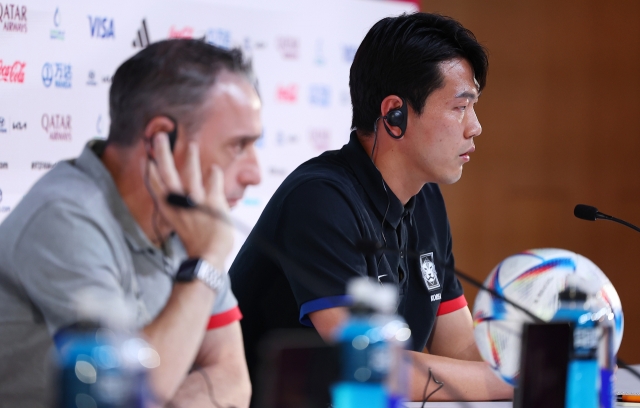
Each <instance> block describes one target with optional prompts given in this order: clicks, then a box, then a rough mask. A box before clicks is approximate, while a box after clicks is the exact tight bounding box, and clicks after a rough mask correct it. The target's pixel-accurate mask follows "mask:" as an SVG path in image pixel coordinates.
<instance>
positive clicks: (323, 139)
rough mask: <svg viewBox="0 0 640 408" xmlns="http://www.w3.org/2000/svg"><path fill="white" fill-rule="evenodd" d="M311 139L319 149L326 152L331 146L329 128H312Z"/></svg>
mask: <svg viewBox="0 0 640 408" xmlns="http://www.w3.org/2000/svg"><path fill="white" fill-rule="evenodd" d="M309 141H310V142H311V145H312V146H313V147H314V149H316V150H317V151H320V152H324V151H325V150H329V148H330V147H331V132H330V131H329V129H321V128H319V129H311V130H310V131H309Z"/></svg>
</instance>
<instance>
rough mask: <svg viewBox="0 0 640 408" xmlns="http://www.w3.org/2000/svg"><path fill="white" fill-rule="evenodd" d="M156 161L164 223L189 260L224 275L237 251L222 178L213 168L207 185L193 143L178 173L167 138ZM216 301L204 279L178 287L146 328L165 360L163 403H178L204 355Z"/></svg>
mask: <svg viewBox="0 0 640 408" xmlns="http://www.w3.org/2000/svg"><path fill="white" fill-rule="evenodd" d="M153 156H154V157H155V160H150V161H149V163H147V164H146V165H148V166H149V168H148V171H149V184H150V185H149V186H148V187H150V191H149V193H150V194H152V195H153V196H155V201H156V203H157V205H158V209H159V210H160V213H161V215H162V217H163V219H164V221H165V222H166V223H168V224H169V226H170V227H171V229H173V230H174V231H175V232H176V233H177V234H178V236H179V237H180V239H181V240H182V243H183V244H184V246H185V249H186V250H187V253H188V254H189V256H190V257H192V258H204V259H206V260H207V261H208V262H209V263H211V264H212V265H214V266H215V267H217V268H219V269H220V270H223V269H224V261H225V258H226V256H227V255H228V254H229V252H230V251H231V248H232V246H233V233H232V226H231V225H230V224H229V222H228V221H227V218H228V213H229V207H228V205H227V202H226V199H225V196H224V189H223V187H224V186H223V178H222V172H221V171H220V169H218V168H212V169H211V171H210V174H208V175H206V177H205V180H204V183H203V177H202V174H201V168H200V160H199V152H198V146H197V145H196V144H195V143H191V144H190V145H189V148H188V152H187V156H186V160H185V164H184V167H183V168H182V171H181V172H180V173H178V171H177V170H176V167H175V165H174V162H173V156H172V155H171V149H170V147H169V141H168V138H167V135H166V134H165V133H159V134H157V135H156V136H155V139H154V144H153ZM169 193H177V194H188V195H189V197H190V198H191V200H192V201H194V202H195V203H196V204H197V205H198V206H203V207H206V208H207V209H208V210H210V211H200V210H197V209H193V208H191V209H187V208H176V207H172V206H170V205H169V204H168V203H167V202H166V197H167V195H168V194H169ZM209 212H212V213H218V214H221V216H220V217H216V216H212V215H211V214H210V213H209ZM215 296H216V295H215V293H214V291H212V290H211V288H209V287H208V286H207V285H206V284H204V283H203V282H202V281H200V280H199V279H196V280H194V281H193V282H185V283H181V284H179V285H175V286H174V288H173V290H172V292H171V296H170V297H169V300H168V301H167V304H166V305H165V307H164V309H162V311H161V312H160V314H159V315H158V316H157V317H156V318H155V319H154V320H153V321H152V322H151V323H150V324H149V325H147V326H146V327H145V328H144V330H143V332H144V334H145V335H146V336H147V338H148V340H149V343H150V344H151V345H152V346H153V347H154V348H155V349H156V351H157V352H158V354H159V355H160V366H159V367H158V368H155V369H154V370H153V371H152V372H151V377H150V380H151V386H152V388H153V390H154V391H155V393H156V395H157V396H158V397H159V399H160V400H161V401H163V402H164V401H169V400H170V399H172V398H173V397H174V395H175V392H176V390H177V389H178V388H179V387H180V386H181V384H182V383H183V381H184V380H185V378H186V377H187V373H188V371H189V369H190V368H191V367H192V366H193V364H194V361H195V359H196V356H197V355H198V353H199V352H201V348H202V344H203V343H202V342H203V339H204V338H205V331H206V326H207V321H208V319H209V317H210V313H211V308H212V306H213V302H214V300H215ZM213 347H215V345H214V346H213Z"/></svg>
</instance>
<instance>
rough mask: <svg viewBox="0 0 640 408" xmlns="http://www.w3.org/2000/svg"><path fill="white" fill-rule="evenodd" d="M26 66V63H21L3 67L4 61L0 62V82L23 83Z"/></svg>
mask: <svg viewBox="0 0 640 408" xmlns="http://www.w3.org/2000/svg"><path fill="white" fill-rule="evenodd" d="M26 66H27V63H26V62H22V61H16V62H14V63H13V64H11V63H8V64H6V65H5V63H4V61H2V60H0V82H12V83H17V84H22V83H24V68H25V67H26Z"/></svg>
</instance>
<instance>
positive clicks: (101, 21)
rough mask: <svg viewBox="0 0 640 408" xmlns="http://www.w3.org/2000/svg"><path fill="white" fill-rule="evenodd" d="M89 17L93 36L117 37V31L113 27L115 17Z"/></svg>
mask: <svg viewBox="0 0 640 408" xmlns="http://www.w3.org/2000/svg"><path fill="white" fill-rule="evenodd" d="M87 17H88V18H89V28H90V29H91V36H92V37H95V38H115V37H116V33H115V29H114V28H113V19H112V18H105V17H91V16H87Z"/></svg>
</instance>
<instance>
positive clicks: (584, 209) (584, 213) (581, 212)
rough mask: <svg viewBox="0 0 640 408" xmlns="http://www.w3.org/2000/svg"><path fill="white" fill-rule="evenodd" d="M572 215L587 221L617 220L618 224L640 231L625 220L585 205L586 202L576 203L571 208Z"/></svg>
mask: <svg viewBox="0 0 640 408" xmlns="http://www.w3.org/2000/svg"><path fill="white" fill-rule="evenodd" d="M573 215H575V216H576V217H577V218H580V219H582V220H587V221H595V220H609V221H614V222H617V223H618V224H622V225H624V226H625V227H629V228H631V229H632V230H635V231H637V232H640V228H638V227H636V226H635V225H633V224H631V223H629V222H627V221H625V220H621V219H620V218H616V217H613V216H611V215H607V214H604V213H601V212H600V211H598V209H597V208H596V207H592V206H590V205H586V204H578V205H576V207H575V208H574V209H573Z"/></svg>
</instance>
